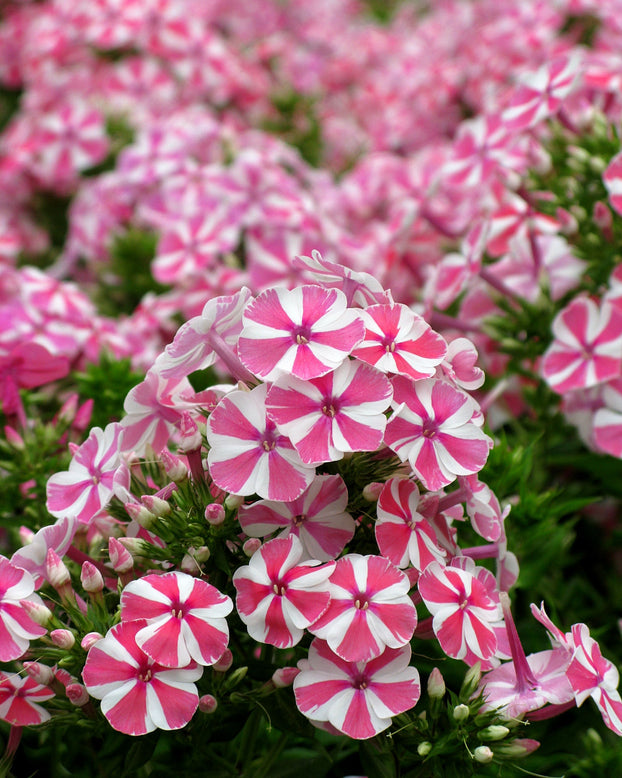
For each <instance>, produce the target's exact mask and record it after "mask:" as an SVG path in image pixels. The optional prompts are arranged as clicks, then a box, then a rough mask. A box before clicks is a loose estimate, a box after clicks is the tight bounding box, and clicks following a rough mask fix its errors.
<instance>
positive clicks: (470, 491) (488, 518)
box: [458, 475, 510, 542]
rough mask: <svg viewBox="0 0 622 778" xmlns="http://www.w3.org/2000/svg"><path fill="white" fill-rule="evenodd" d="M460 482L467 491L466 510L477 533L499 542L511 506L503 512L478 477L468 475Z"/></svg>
mask: <svg viewBox="0 0 622 778" xmlns="http://www.w3.org/2000/svg"><path fill="white" fill-rule="evenodd" d="M458 481H459V483H460V485H461V486H462V488H463V489H464V490H465V491H466V510H467V514H468V516H469V518H470V519H471V526H472V527H473V529H474V530H475V532H477V534H478V535H481V536H482V537H483V538H484V539H485V540H489V541H493V542H494V541H496V540H499V538H500V537H501V534H502V532H503V522H504V520H505V517H506V516H507V515H508V513H509V512H510V506H508V507H507V508H505V509H504V510H503V511H502V510H501V506H500V505H499V500H498V499H497V497H496V495H495V494H494V493H493V491H492V490H491V489H490V487H489V486H487V485H486V484H485V483H484V482H483V481H480V480H479V479H478V477H477V476H476V475H467V476H464V477H463V478H459V479H458Z"/></svg>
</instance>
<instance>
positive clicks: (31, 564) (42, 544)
mask: <svg viewBox="0 0 622 778" xmlns="http://www.w3.org/2000/svg"><path fill="white" fill-rule="evenodd" d="M77 529H78V520H77V519H76V518H75V517H73V516H66V517H65V518H63V519H57V520H56V521H55V522H54V524H48V525H47V526H46V527H41V529H40V530H39V531H38V532H35V534H34V537H33V538H32V539H31V541H30V543H28V545H27V546H23V547H22V548H19V549H18V550H17V551H16V552H15V553H14V554H13V556H12V557H11V563H12V564H14V565H17V567H21V568H23V569H24V570H28V572H29V573H31V574H32V576H33V577H34V579H35V589H40V588H41V586H43V584H44V583H45V580H46V564H45V560H46V557H47V553H48V550H49V549H53V550H54V551H55V552H56V553H57V554H58V556H59V557H63V556H64V555H65V554H66V553H67V549H68V548H69V546H70V545H71V543H72V541H73V537H74V535H75V534H76V531H77Z"/></svg>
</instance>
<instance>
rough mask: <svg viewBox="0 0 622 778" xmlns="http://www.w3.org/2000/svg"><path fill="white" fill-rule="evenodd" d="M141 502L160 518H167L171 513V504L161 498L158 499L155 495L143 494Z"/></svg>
mask: <svg viewBox="0 0 622 778" xmlns="http://www.w3.org/2000/svg"><path fill="white" fill-rule="evenodd" d="M140 501H141V502H142V504H143V505H144V506H145V508H147V510H148V511H151V513H153V515H154V516H157V517H158V518H161V517H162V516H166V515H168V514H169V513H170V512H171V505H170V503H168V502H167V501H166V500H163V499H162V498H161V497H157V496H156V495H155V494H143V495H142V497H141V498H140Z"/></svg>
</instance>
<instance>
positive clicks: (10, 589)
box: [0, 556, 47, 662]
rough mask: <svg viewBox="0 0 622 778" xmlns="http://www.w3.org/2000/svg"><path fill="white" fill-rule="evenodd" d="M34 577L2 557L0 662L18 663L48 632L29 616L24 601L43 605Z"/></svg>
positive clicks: (0, 562) (0, 574)
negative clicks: (28, 649) (35, 592)
mask: <svg viewBox="0 0 622 778" xmlns="http://www.w3.org/2000/svg"><path fill="white" fill-rule="evenodd" d="M34 590H35V582H34V579H33V577H32V575H31V574H30V573H29V572H27V571H26V570H22V569H21V568H20V567H16V566H15V565H14V564H12V563H11V562H9V560H8V559H6V558H5V557H3V556H0V661H1V662H10V661H11V660H13V659H19V657H21V656H22V655H23V654H24V653H25V651H26V650H27V648H28V646H29V645H30V641H31V640H36V639H37V638H40V637H41V636H42V635H45V633H46V632H47V630H46V629H45V628H44V627H42V626H41V625H40V624H37V623H36V622H35V621H33V619H32V618H31V617H30V616H29V615H28V611H27V610H26V608H25V607H24V605H23V602H24V600H28V601H29V602H31V603H33V604H34V603H36V604H39V605H42V604H43V602H42V600H41V598H40V597H39V596H38V595H36V594H34Z"/></svg>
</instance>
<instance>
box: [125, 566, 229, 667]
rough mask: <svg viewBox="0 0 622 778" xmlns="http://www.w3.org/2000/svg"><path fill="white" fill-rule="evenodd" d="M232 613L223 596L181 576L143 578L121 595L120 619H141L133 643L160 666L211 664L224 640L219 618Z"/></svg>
mask: <svg viewBox="0 0 622 778" xmlns="http://www.w3.org/2000/svg"><path fill="white" fill-rule="evenodd" d="M232 610H233V603H232V602H231V599H230V598H229V597H227V596H226V595H224V594H221V593H220V592H219V591H218V589H216V588H214V587H213V586H212V585H211V584H208V583H207V582H206V581H201V580H200V579H199V578H194V577H193V576H191V575H188V574H187V573H180V572H170V573H164V574H163V575H158V574H154V575H146V576H144V577H143V578H139V579H137V580H135V581H130V582H129V583H128V584H127V585H126V586H125V588H124V589H123V593H122V594H121V621H138V620H146V622H147V624H146V626H144V627H142V628H141V629H140V630H139V631H138V632H137V633H136V643H137V645H138V646H139V647H140V648H142V650H143V651H144V652H145V653H146V654H148V655H149V656H150V657H151V658H152V659H153V660H154V662H157V663H158V664H160V665H164V666H165V667H186V666H187V665H189V664H190V662H191V661H193V660H194V661H195V662H196V663H197V664H199V665H213V664H214V663H215V662H217V661H218V660H219V659H220V657H221V656H222V654H223V652H224V650H225V648H226V647H227V643H228V642H229V629H228V627H227V622H226V621H225V616H227V615H228V614H229V613H231V611H232Z"/></svg>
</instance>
